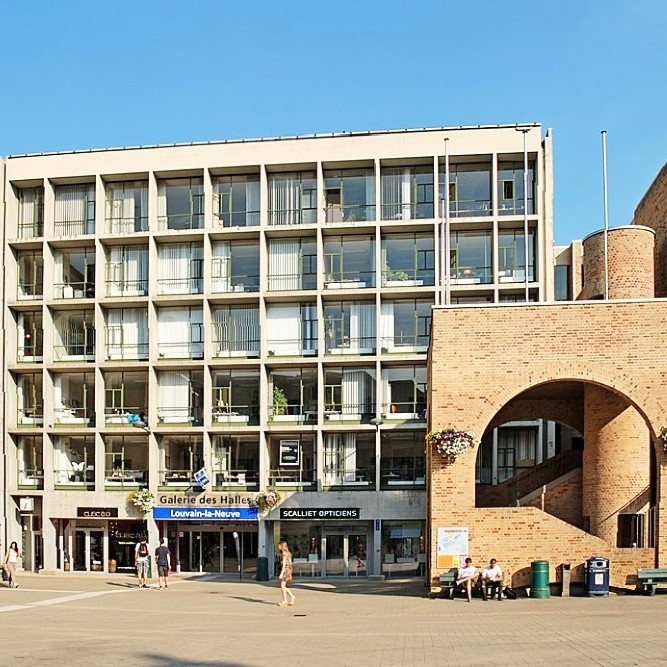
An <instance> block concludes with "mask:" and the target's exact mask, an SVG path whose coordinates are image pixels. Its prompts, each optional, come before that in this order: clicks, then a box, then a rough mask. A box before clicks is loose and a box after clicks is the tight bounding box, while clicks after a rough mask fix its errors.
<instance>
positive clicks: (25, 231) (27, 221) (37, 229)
mask: <svg viewBox="0 0 667 667" xmlns="http://www.w3.org/2000/svg"><path fill="white" fill-rule="evenodd" d="M17 196H18V200H19V220H18V237H19V238H20V239H33V238H37V237H40V236H43V235H44V188H21V189H20V190H18V193H17Z"/></svg>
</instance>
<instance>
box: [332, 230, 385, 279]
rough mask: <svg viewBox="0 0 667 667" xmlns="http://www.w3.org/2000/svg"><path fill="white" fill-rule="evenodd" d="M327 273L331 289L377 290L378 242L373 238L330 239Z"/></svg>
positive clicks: (346, 237) (339, 237) (335, 237)
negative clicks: (376, 263) (376, 255)
mask: <svg viewBox="0 0 667 667" xmlns="http://www.w3.org/2000/svg"><path fill="white" fill-rule="evenodd" d="M324 271H325V275H324V282H325V287H326V288H327V289H342V288H345V289H352V288H364V287H374V286H375V242H374V239H373V238H372V237H370V236H328V237H326V238H325V239H324Z"/></svg>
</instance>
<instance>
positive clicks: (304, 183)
mask: <svg viewBox="0 0 667 667" xmlns="http://www.w3.org/2000/svg"><path fill="white" fill-rule="evenodd" d="M316 222H317V176H316V174H315V172H314V171H304V172H291V173H286V174H270V175H269V224H270V225H307V224H314V223H316Z"/></svg>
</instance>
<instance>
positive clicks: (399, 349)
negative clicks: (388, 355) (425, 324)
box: [380, 331, 429, 354]
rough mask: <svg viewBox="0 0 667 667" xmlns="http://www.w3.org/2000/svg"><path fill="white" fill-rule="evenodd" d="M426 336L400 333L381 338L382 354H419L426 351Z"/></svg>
mask: <svg viewBox="0 0 667 667" xmlns="http://www.w3.org/2000/svg"><path fill="white" fill-rule="evenodd" d="M428 339H429V337H428V336H420V335H417V334H406V333H403V332H402V331H401V332H399V333H397V334H394V335H393V336H389V337H383V338H381V339H380V340H381V345H382V352H396V353H403V354H409V353H421V352H427V351H428Z"/></svg>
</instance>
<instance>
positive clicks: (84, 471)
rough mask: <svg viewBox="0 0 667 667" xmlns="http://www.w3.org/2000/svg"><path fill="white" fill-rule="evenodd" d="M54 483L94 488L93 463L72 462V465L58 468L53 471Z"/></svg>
mask: <svg viewBox="0 0 667 667" xmlns="http://www.w3.org/2000/svg"><path fill="white" fill-rule="evenodd" d="M53 475H54V483H55V485H56V486H68V487H75V488H84V489H93V488H95V465H94V463H93V464H86V463H82V464H77V463H75V464H73V467H69V468H65V469H62V468H61V469H58V468H56V469H55V470H54V471H53Z"/></svg>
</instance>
